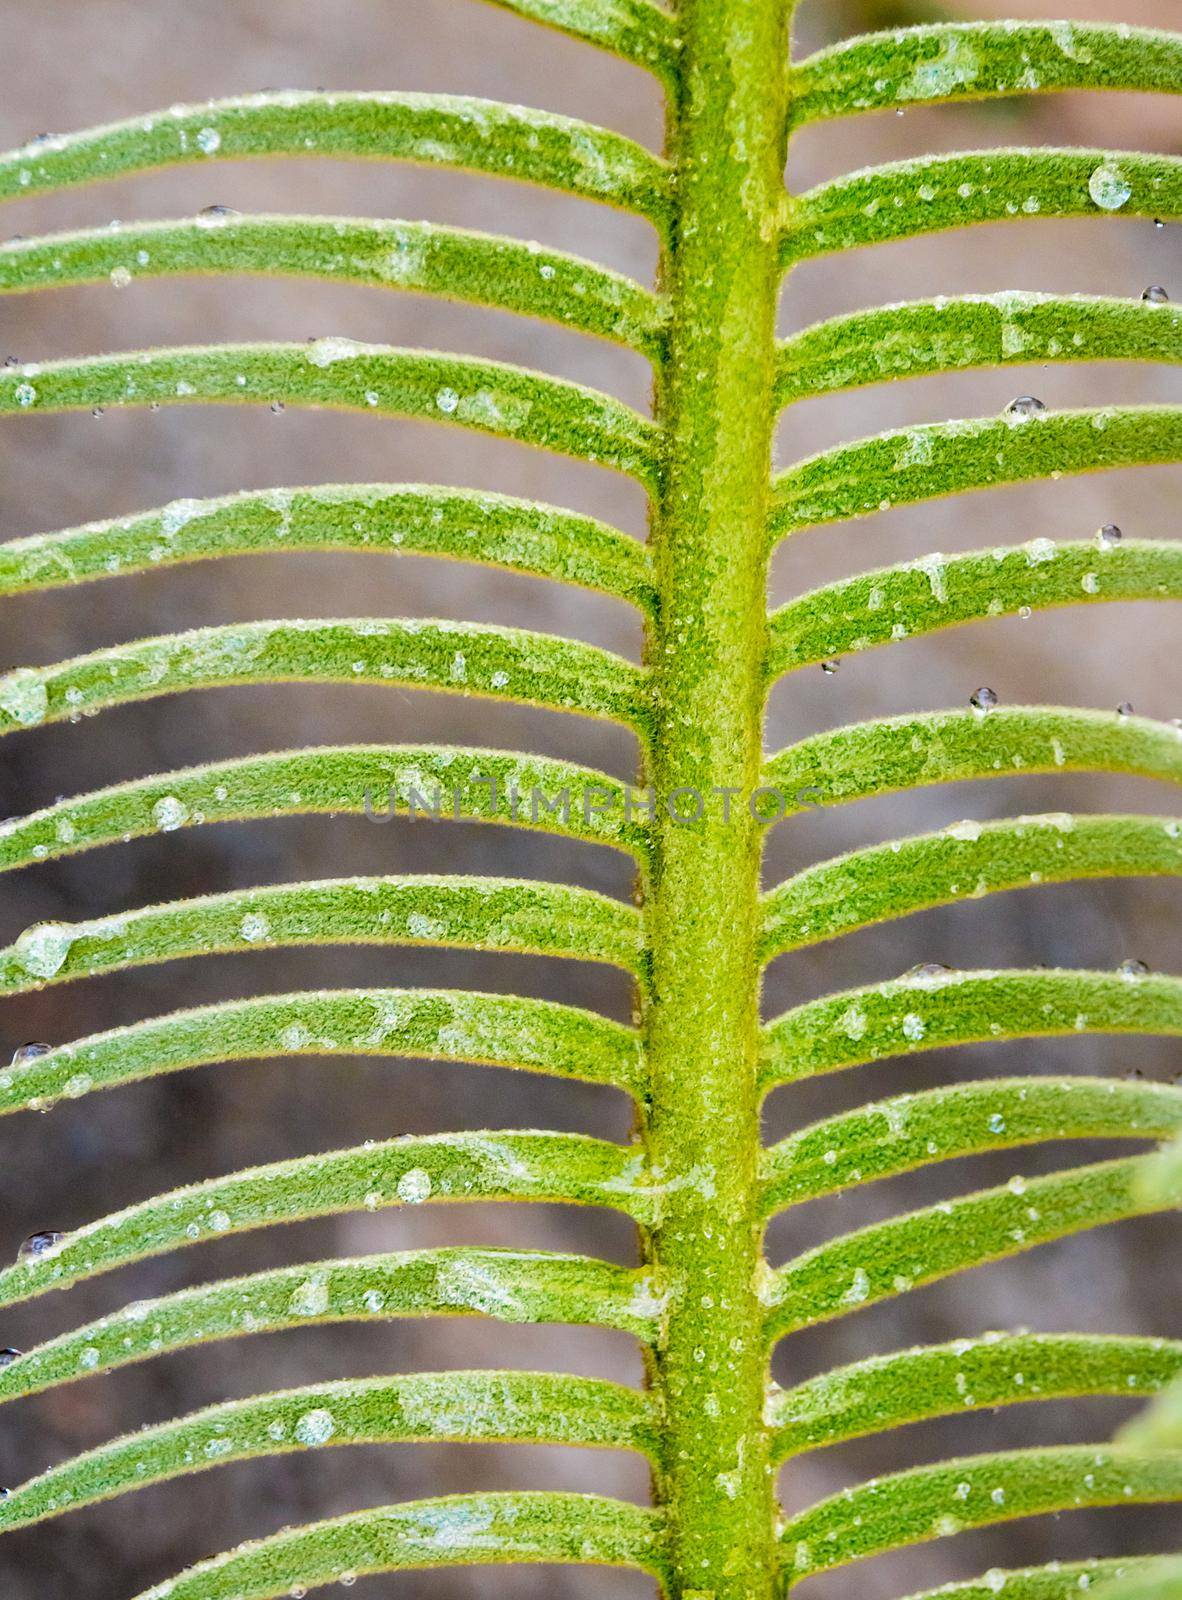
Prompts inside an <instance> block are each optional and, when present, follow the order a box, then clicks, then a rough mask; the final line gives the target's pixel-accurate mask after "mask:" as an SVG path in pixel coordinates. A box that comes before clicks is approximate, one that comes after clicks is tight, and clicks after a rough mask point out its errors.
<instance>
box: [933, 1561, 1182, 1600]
mask: <svg viewBox="0 0 1182 1600" xmlns="http://www.w3.org/2000/svg"><path fill="white" fill-rule="evenodd" d="M1180 1567H1182V1563H1177V1562H1174V1561H1172V1560H1171V1558H1170V1557H1168V1556H1165V1557H1163V1556H1127V1557H1118V1558H1111V1559H1109V1560H1107V1561H1097V1560H1092V1561H1052V1562H1050V1563H1049V1565H1047V1566H1045V1567H1022V1568H1019V1569H1017V1570H1005V1569H1003V1568H1001V1567H993V1568H991V1569H990V1571H989V1572H987V1573H985V1575H984V1576H983V1577H980V1578H975V1579H970V1580H969V1582H967V1583H946V1584H942V1585H941V1586H940V1588H938V1589H925V1590H924V1592H923V1593H922V1594H914V1595H911V1596H910V1597H909V1600H992V1597H993V1596H994V1595H995V1594H997V1593H998V1591H999V1590H1001V1589H1004V1590H1005V1591H1006V1592H1007V1595H1008V1600H1078V1597H1079V1593H1080V1590H1081V1589H1091V1588H1093V1586H1099V1585H1101V1584H1105V1583H1108V1582H1109V1581H1110V1580H1113V1579H1117V1578H1126V1581H1127V1582H1129V1583H1131V1584H1135V1585H1137V1586H1138V1587H1137V1588H1136V1589H1135V1591H1134V1593H1135V1595H1136V1597H1137V1600H1174V1597H1173V1594H1172V1592H1171V1591H1170V1590H1169V1588H1168V1587H1167V1588H1166V1589H1165V1590H1164V1591H1163V1590H1161V1589H1156V1588H1154V1585H1155V1584H1156V1583H1157V1582H1159V1581H1161V1580H1165V1581H1166V1582H1167V1583H1168V1581H1169V1574H1170V1572H1171V1571H1172V1570H1178V1569H1179V1568H1180ZM1141 1584H1145V1585H1146V1586H1147V1587H1146V1588H1145V1589H1144V1590H1142V1589H1141V1587H1140V1585H1141ZM1101 1592H1102V1593H1103V1594H1105V1595H1106V1596H1107V1595H1110V1594H1111V1589H1104V1590H1102V1591H1101ZM1122 1600H1124V1591H1123V1590H1122Z"/></svg>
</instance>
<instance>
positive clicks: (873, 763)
mask: <svg viewBox="0 0 1182 1600" xmlns="http://www.w3.org/2000/svg"><path fill="white" fill-rule="evenodd" d="M1049 772H1124V773H1131V774H1135V775H1136V776H1137V777H1141V778H1155V779H1158V780H1159V781H1161V782H1163V783H1173V784H1177V783H1182V729H1179V728H1176V727H1174V725H1173V724H1172V723H1167V722H1154V721H1151V720H1150V719H1149V718H1148V717H1134V716H1121V715H1120V714H1119V713H1114V712H1105V711H1081V710H1076V709H1075V708H1074V707H1072V706H998V707H996V708H995V709H994V710H992V711H991V712H990V713H989V715H988V716H987V717H981V716H978V715H977V713H976V712H974V711H972V710H971V709H970V708H969V707H967V706H966V707H965V708H964V709H963V710H955V711H928V712H924V713H921V714H919V715H915V716H900V717H877V718H875V719H874V720H873V721H871V722H857V723H854V724H852V725H851V726H849V727H845V728H835V729H832V730H830V731H828V732H825V733H817V734H813V735H812V736H811V737H810V738H807V739H802V740H800V741H799V742H798V743H797V744H794V745H789V746H788V747H787V748H786V749H784V750H780V751H778V752H777V754H776V755H774V756H772V757H771V759H770V760H769V761H768V763H767V765H766V766H765V767H764V769H763V776H762V778H761V780H760V781H761V783H763V784H764V785H766V786H767V787H769V788H774V789H777V790H779V791H780V793H781V794H783V795H784V797H785V803H786V814H789V815H790V814H791V813H792V812H794V811H800V810H804V809H805V808H806V806H808V805H819V806H835V805H846V804H848V803H850V802H851V801H855V800H864V799H866V798H868V797H869V796H870V795H875V794H891V793H897V792H898V791H900V790H904V789H918V788H924V787H927V786H930V785H933V784H942V783H964V782H966V781H968V780H971V779H974V778H996V777H999V776H1001V775H1002V774H1007V773H1009V774H1012V773H1022V774H1024V775H1030V774H1032V773H1049ZM0 859H2V857H0Z"/></svg>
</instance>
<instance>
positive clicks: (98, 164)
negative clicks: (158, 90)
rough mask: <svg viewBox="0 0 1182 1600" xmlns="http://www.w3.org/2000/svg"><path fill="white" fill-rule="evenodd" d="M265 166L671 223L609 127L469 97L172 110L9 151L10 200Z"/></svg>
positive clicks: (645, 172)
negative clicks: (445, 172) (608, 210)
mask: <svg viewBox="0 0 1182 1600" xmlns="http://www.w3.org/2000/svg"><path fill="white" fill-rule="evenodd" d="M258 156H299V157H300V158H301V159H303V160H306V159H307V158H308V157H309V156H334V157H337V158H348V159H353V160H356V159H366V158H368V159H373V160H382V161H409V162H414V163H416V164H418V165H421V166H434V167H452V168H460V169H466V170H468V171H472V172H482V173H487V174H488V175H489V176H491V177H497V178H515V179H519V180H521V181H523V182H526V183H537V184H543V185H545V186H546V187H548V188H551V189H563V190H566V191H567V192H568V193H570V194H575V195H579V196H580V197H582V198H583V199H587V200H599V201H602V202H603V203H604V204H606V205H611V206H617V207H619V208H620V209H622V210H625V211H635V212H638V213H639V214H640V215H641V216H644V217H647V218H648V219H649V221H651V222H653V223H654V224H656V225H658V226H661V227H663V226H664V225H665V223H666V221H667V219H668V216H669V189H670V181H669V170H668V167H667V165H666V163H665V162H664V161H662V160H661V159H660V158H659V157H657V156H654V155H652V154H651V153H650V152H649V151H648V150H645V149H644V148H643V147H642V146H640V145H638V144H636V143H634V142H633V140H631V139H626V138H624V137H623V135H622V134H618V133H613V132H612V131H611V130H610V129H608V128H598V127H595V126H594V125H593V124H592V123H589V122H579V121H577V120H576V119H573V118H571V117H560V116H555V115H554V114H553V113H551V112H548V111H535V110H532V109H527V108H526V107H523V106H510V105H503V104H501V103H500V102H499V101H496V100H477V99H472V98H466V97H463V96H459V95H431V94H400V93H394V92H390V93H385V94H351V93H350V94H325V93H322V92H319V91H315V92H313V91H309V90H302V89H286V90H282V91H277V92H272V93H266V94H253V95H244V96H241V97H238V98H235V99H227V100H209V101H206V102H205V103H204V104H201V105H190V106H174V107H172V108H171V109H170V110H167V111H156V112H152V113H150V114H149V115H148V116H144V117H132V118H130V119H129V120H127V121H125V122H112V123H108V124H107V125H106V126H105V127H100V128H90V129H87V130H86V131H84V132H82V133H72V134H64V135H61V136H60V137H53V138H49V139H41V140H37V141H36V142H34V143H33V144H28V145H24V146H22V147H21V148H20V149H17V150H10V151H7V152H5V153H4V154H3V155H0V201H3V200H20V199H25V198H27V197H28V196H30V195H35V194H50V193H53V192H55V191H57V190H60V189H69V188H74V187H76V186H77V185H79V184H91V183H103V182H107V181H109V180H111V179H113V178H120V177H123V176H125V175H127V174H128V173H133V172H147V171H152V170H155V169H159V168H162V167H177V166H183V165H187V164H191V163H197V164H199V165H202V164H203V165H207V166H208V165H210V164H212V163H213V162H215V161H242V160H248V159H252V158H255V157H258Z"/></svg>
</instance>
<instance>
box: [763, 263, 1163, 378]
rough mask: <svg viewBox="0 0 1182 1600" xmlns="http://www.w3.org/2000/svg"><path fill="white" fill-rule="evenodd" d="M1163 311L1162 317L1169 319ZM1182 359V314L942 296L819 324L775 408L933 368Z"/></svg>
mask: <svg viewBox="0 0 1182 1600" xmlns="http://www.w3.org/2000/svg"><path fill="white" fill-rule="evenodd" d="M1163 313H1164V315H1163ZM1180 356H1182V308H1180V307H1178V306H1173V305H1156V304H1154V303H1152V302H1151V301H1147V300H1117V299H1111V298H1105V297H1103V296H1100V295H1082V294H1080V295H1053V294H1033V293H1029V292H1026V291H1022V290H1017V289H1009V290H1005V291H1003V292H1002V293H1000V294H968V295H949V296H941V298H940V299H939V300H913V301H909V302H907V303H905V304H901V305H887V306H876V307H874V309H873V310H870V311H853V312H849V313H847V314H846V315H844V316H839V317H832V318H830V319H829V320H828V321H826V322H816V323H813V324H812V325H811V326H810V327H807V328H804V329H803V330H802V331H801V332H800V333H797V334H794V335H793V336H792V338H790V339H785V340H784V341H783V342H782V343H781V345H780V348H779V371H778V374H777V380H776V402H777V404H778V405H790V404H791V403H792V402H793V401H795V400H801V399H804V398H806V397H807V398H812V397H814V396H816V395H819V394H837V393H839V392H841V391H843V390H847V389H860V388H863V387H865V386H866V385H867V384H872V383H886V382H888V381H890V382H894V381H895V380H896V379H901V378H920V377H924V376H926V375H928V374H930V373H936V372H965V371H969V370H971V369H972V368H975V367H1005V366H1020V365H1029V364H1032V363H1033V362H1036V361H1039V362H1054V361H1158V362H1169V363H1176V362H1177V361H1178V360H1179V358H1180Z"/></svg>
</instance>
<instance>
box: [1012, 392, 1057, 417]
mask: <svg viewBox="0 0 1182 1600" xmlns="http://www.w3.org/2000/svg"><path fill="white" fill-rule="evenodd" d="M1046 409H1047V408H1046V405H1045V404H1044V402H1043V401H1041V400H1040V399H1039V398H1038V396H1037V395H1036V394H1020V395H1018V396H1017V398H1016V399H1014V400H1011V401H1010V403H1009V405H1008V406H1007V407H1006V415H1007V416H1008V417H1013V418H1015V419H1016V420H1018V421H1019V422H1026V421H1028V420H1029V419H1030V418H1031V417H1038V416H1041V415H1042V413H1043V412H1044V411H1045V410H1046Z"/></svg>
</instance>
